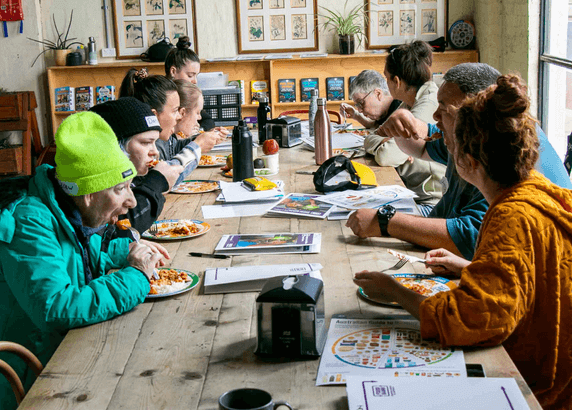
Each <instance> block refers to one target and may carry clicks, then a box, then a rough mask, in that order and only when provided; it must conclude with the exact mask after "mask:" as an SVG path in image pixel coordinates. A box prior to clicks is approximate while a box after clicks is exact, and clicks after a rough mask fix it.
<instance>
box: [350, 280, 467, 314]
mask: <svg viewBox="0 0 572 410" xmlns="http://www.w3.org/2000/svg"><path fill="white" fill-rule="evenodd" d="M391 276H392V277H393V278H394V279H395V280H396V281H398V282H399V283H400V284H401V285H403V286H405V287H406V288H408V289H411V290H413V291H415V292H417V293H419V294H420V295H423V296H427V297H429V296H433V295H436V294H437V293H439V292H446V291H448V290H451V289H455V288H456V287H457V285H456V284H455V282H452V281H450V280H449V279H446V278H442V277H440V276H431V275H420V274H417V273H394V274H392V275H391ZM358 295H359V296H360V297H362V298H363V299H366V300H368V301H370V302H373V303H378V304H381V305H388V306H392V307H400V306H399V304H397V302H393V301H390V300H381V299H377V298H373V297H369V296H368V295H367V294H366V293H365V292H364V291H363V289H362V288H361V287H360V288H358Z"/></svg>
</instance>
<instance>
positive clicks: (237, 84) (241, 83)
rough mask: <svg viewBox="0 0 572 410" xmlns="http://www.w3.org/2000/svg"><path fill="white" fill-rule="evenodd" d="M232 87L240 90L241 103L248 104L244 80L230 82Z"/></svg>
mask: <svg viewBox="0 0 572 410" xmlns="http://www.w3.org/2000/svg"><path fill="white" fill-rule="evenodd" d="M228 85H229V86H231V87H236V88H239V89H240V103H241V104H246V94H245V90H244V80H232V81H229V82H228Z"/></svg>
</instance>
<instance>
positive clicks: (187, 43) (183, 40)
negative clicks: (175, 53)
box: [177, 36, 191, 50]
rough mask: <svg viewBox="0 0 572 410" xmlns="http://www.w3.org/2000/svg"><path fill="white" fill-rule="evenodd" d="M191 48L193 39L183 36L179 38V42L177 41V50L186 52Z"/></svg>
mask: <svg viewBox="0 0 572 410" xmlns="http://www.w3.org/2000/svg"><path fill="white" fill-rule="evenodd" d="M189 47H191V39H190V38H189V36H181V37H179V41H177V48H178V49H179V50H185V49H187V48H189Z"/></svg>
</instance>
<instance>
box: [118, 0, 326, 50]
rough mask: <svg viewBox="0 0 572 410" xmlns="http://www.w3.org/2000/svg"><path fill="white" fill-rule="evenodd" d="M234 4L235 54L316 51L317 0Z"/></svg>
mask: <svg viewBox="0 0 572 410" xmlns="http://www.w3.org/2000/svg"><path fill="white" fill-rule="evenodd" d="M124 1H125V0H124ZM127 1H129V0H127ZM142 1H143V0H142ZM145 1H147V0H145ZM235 1H236V26H237V33H238V52H239V54H249V53H275V52H293V51H296V52H301V51H317V50H318V27H317V25H318V0H235Z"/></svg>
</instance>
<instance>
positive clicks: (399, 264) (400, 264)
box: [381, 258, 409, 272]
mask: <svg viewBox="0 0 572 410" xmlns="http://www.w3.org/2000/svg"><path fill="white" fill-rule="evenodd" d="M407 262H409V260H408V259H405V258H404V259H399V260H398V261H397V263H396V264H395V265H393V266H390V267H389V268H385V269H383V270H382V271H381V272H385V271H387V270H399V269H401V268H402V267H404V266H405V264H406V263H407Z"/></svg>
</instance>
